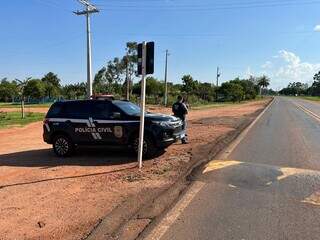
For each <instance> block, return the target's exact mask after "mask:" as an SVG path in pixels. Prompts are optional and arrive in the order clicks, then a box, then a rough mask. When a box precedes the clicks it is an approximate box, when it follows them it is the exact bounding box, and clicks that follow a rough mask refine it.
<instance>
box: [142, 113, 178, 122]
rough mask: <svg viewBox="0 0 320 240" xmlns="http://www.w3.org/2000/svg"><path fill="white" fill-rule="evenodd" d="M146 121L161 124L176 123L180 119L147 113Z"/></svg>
mask: <svg viewBox="0 0 320 240" xmlns="http://www.w3.org/2000/svg"><path fill="white" fill-rule="evenodd" d="M146 119H147V120H150V121H159V122H175V121H178V120H179V119H178V118H177V117H174V116H170V115H165V114H159V113H147V114H146Z"/></svg>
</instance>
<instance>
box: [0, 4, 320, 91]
mask: <svg viewBox="0 0 320 240" xmlns="http://www.w3.org/2000/svg"><path fill="white" fill-rule="evenodd" d="M2 1H3V0H2ZM91 2H92V3H93V4H95V5H96V6H97V7H98V8H99V9H100V10H101V11H100V13H98V14H94V15H92V18H91V23H92V44H93V72H94V73H96V72H97V71H98V70H99V69H101V68H102V67H103V66H104V65H105V64H106V63H107V61H108V60H111V59H112V58H114V57H121V56H123V55H124V54H125V45H126V42H128V41H137V42H141V41H155V44H156V56H155V57H156V59H155V64H156V66H155V74H154V76H155V77H157V78H159V79H163V78H164V63H165V50H166V49H168V50H169V52H170V56H169V80H170V81H172V82H175V83H179V82H181V77H182V76H183V75H184V74H191V75H192V76H193V77H194V78H195V79H196V80H199V81H201V82H213V81H215V78H216V77H215V76H216V68H217V66H219V67H220V69H221V73H222V75H221V81H228V80H231V79H234V78H236V77H249V76H250V75H254V76H260V75H262V74H266V75H268V76H269V77H270V78H271V87H272V88H273V89H275V90H279V89H281V88H283V87H285V86H286V85H287V84H288V83H289V82H293V81H301V82H306V83H309V84H310V83H312V77H313V75H314V73H316V72H317V71H319V70H320V15H319V9H320V0H268V1H262V0H197V1H194V0H92V1H91ZM1 8H2V13H1V15H0V29H1V34H0V43H1V44H0V53H1V54H0V56H1V57H0V79H1V78H4V77H7V78H9V79H15V78H18V79H24V78H27V77H34V78H41V77H42V76H43V75H44V74H46V73H47V72H49V71H52V72H54V73H56V74H58V76H59V78H60V79H61V80H62V83H63V84H68V83H76V82H82V81H86V29H85V18H84V17H83V16H76V15H75V14H73V12H72V11H75V10H82V8H83V7H82V5H81V4H79V2H77V1H76V0H29V1H25V0H10V1H3V2H2V5H1ZM136 81H138V79H136Z"/></svg>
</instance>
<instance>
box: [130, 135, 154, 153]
mask: <svg viewBox="0 0 320 240" xmlns="http://www.w3.org/2000/svg"><path fill="white" fill-rule="evenodd" d="M132 147H133V150H134V152H135V153H136V154H138V151H139V136H135V137H134V138H133V142H132ZM158 151H159V150H158V149H157V148H156V146H155V144H154V142H153V140H152V138H151V137H150V136H148V135H147V136H145V137H144V139H143V157H144V158H152V157H154V156H155V155H156V154H157V152H158Z"/></svg>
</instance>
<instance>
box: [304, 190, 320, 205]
mask: <svg viewBox="0 0 320 240" xmlns="http://www.w3.org/2000/svg"><path fill="white" fill-rule="evenodd" d="M301 202H302V203H308V204H312V205H316V206H320V192H319V191H318V192H315V193H313V194H311V195H310V196H309V197H307V198H305V199H304V200H302V201H301Z"/></svg>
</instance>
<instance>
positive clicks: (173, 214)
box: [144, 182, 205, 240]
mask: <svg viewBox="0 0 320 240" xmlns="http://www.w3.org/2000/svg"><path fill="white" fill-rule="evenodd" d="M204 185H205V183H204V182H194V183H193V184H192V186H191V187H190V188H189V190H188V192H187V193H186V194H185V195H184V196H183V197H182V198H181V199H180V201H179V202H178V203H177V204H176V205H175V206H174V208H173V209H172V211H170V212H168V213H167V214H166V215H165V217H164V218H163V219H162V220H161V222H160V224H159V226H158V227H156V228H155V229H153V231H152V232H151V233H150V234H149V235H148V236H147V237H146V238H144V239H145V240H158V239H160V238H162V237H163V235H164V234H165V233H166V232H167V231H168V229H169V228H170V226H171V225H172V224H173V223H174V222H175V221H176V220H177V219H178V217H179V216H180V214H181V213H182V212H183V211H184V209H186V207H187V206H188V205H189V204H190V203H191V201H192V199H193V198H194V197H195V196H196V195H197V194H198V192H200V190H201V189H202V188H203V187H204Z"/></svg>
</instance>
